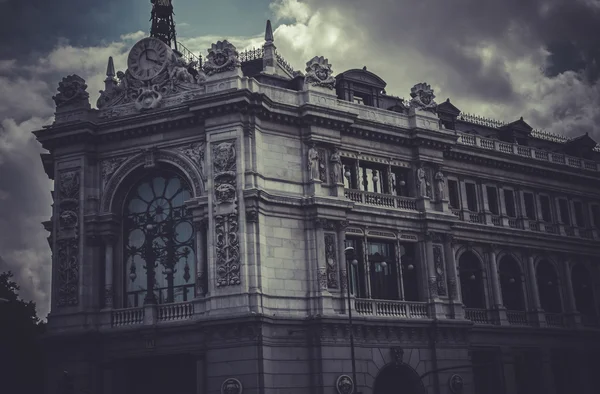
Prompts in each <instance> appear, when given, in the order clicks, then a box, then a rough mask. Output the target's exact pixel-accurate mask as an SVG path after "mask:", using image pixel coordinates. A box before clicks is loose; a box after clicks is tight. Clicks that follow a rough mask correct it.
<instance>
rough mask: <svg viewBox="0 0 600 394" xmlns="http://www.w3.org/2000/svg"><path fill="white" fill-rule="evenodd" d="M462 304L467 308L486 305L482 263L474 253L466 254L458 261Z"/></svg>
mask: <svg viewBox="0 0 600 394" xmlns="http://www.w3.org/2000/svg"><path fill="white" fill-rule="evenodd" d="M458 271H459V275H460V291H461V295H462V302H463V304H464V305H465V306H466V307H467V308H481V309H484V308H485V307H486V305H485V292H484V289H483V271H482V269H481V262H480V261H479V258H478V257H477V256H476V255H475V254H474V253H473V252H469V251H467V252H465V253H463V254H462V255H461V256H460V259H459V261H458Z"/></svg>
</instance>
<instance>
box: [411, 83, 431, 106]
mask: <svg viewBox="0 0 600 394" xmlns="http://www.w3.org/2000/svg"><path fill="white" fill-rule="evenodd" d="M410 97H412V99H411V100H410V107H411V108H415V109H417V110H421V111H428V112H434V113H435V112H436V109H437V104H436V102H435V101H434V100H433V99H435V95H434V94H433V89H431V86H430V85H429V84H427V83H424V82H423V83H418V84H416V85H415V86H413V87H412V89H410Z"/></svg>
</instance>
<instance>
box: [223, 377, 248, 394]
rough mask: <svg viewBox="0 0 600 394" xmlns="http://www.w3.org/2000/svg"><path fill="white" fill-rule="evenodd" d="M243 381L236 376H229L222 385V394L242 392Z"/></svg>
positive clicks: (238, 393) (239, 393)
mask: <svg viewBox="0 0 600 394" xmlns="http://www.w3.org/2000/svg"><path fill="white" fill-rule="evenodd" d="M242 390H243V387H242V383H241V382H240V381H239V380H237V379H235V378H228V379H225V381H223V384H222V385H221V394H242Z"/></svg>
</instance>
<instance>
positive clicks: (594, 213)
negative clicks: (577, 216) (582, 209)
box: [592, 205, 600, 228]
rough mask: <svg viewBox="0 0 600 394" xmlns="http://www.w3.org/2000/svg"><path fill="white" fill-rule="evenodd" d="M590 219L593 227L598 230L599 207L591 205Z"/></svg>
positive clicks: (599, 222)
mask: <svg viewBox="0 0 600 394" xmlns="http://www.w3.org/2000/svg"><path fill="white" fill-rule="evenodd" d="M592 219H593V220H594V227H596V228H600V206H598V205H592Z"/></svg>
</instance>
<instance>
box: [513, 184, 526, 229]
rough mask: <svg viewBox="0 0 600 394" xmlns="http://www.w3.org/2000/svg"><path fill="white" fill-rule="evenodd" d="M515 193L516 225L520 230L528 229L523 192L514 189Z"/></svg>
mask: <svg viewBox="0 0 600 394" xmlns="http://www.w3.org/2000/svg"><path fill="white" fill-rule="evenodd" d="M514 193H515V210H516V214H517V223H518V225H520V226H521V228H522V229H526V230H528V229H529V223H527V220H528V219H527V210H526V208H525V197H524V195H523V190H520V189H516V190H515V191H514Z"/></svg>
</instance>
